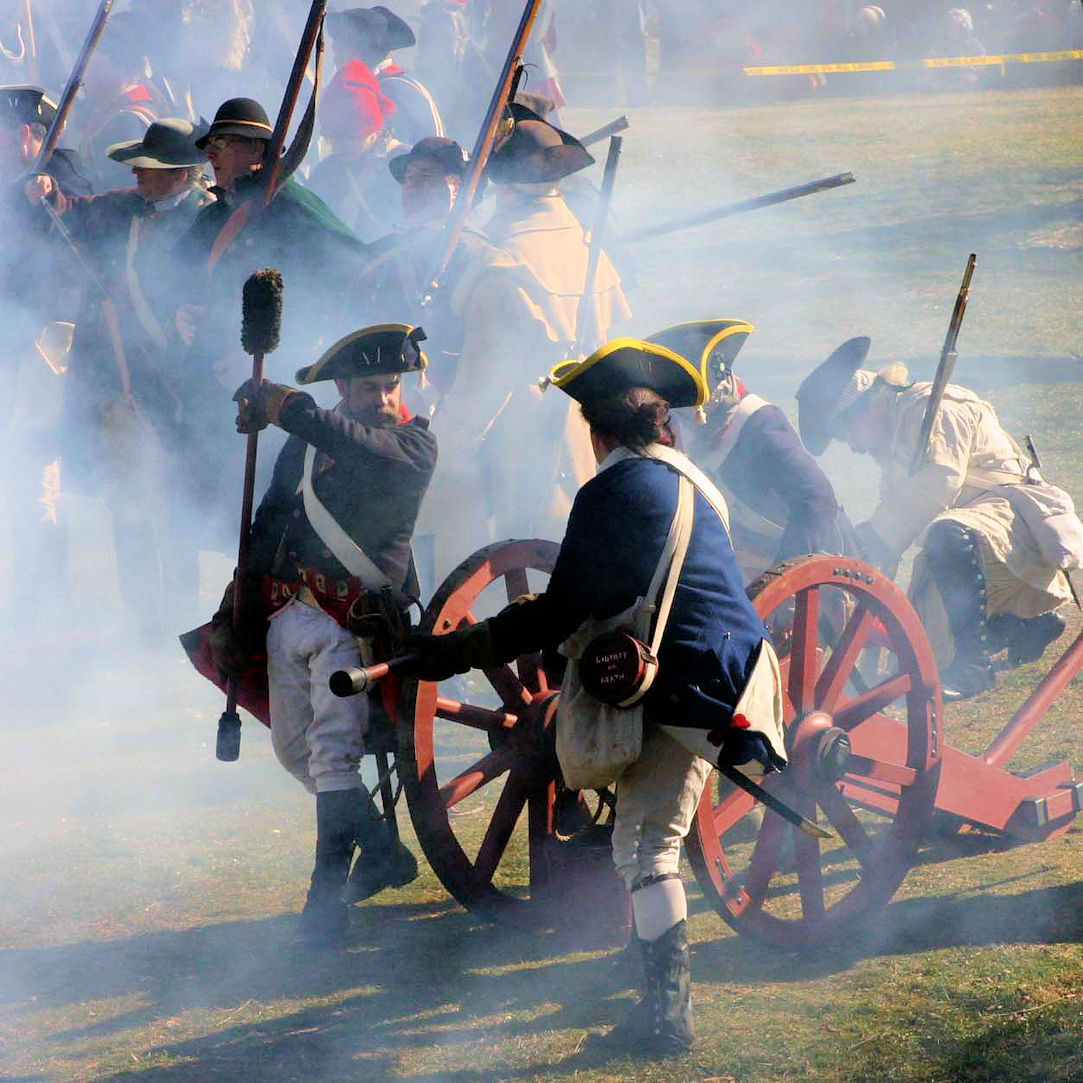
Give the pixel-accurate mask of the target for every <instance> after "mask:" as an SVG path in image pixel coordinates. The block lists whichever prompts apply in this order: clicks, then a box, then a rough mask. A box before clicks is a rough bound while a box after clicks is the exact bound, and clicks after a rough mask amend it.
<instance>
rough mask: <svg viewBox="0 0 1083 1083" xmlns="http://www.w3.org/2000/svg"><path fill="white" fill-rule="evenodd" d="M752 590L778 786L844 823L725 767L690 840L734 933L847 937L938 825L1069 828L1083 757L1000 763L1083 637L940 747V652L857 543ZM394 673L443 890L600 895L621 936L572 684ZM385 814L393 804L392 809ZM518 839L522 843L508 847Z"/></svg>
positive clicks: (568, 904)
mask: <svg viewBox="0 0 1083 1083" xmlns="http://www.w3.org/2000/svg"><path fill="white" fill-rule="evenodd" d="M556 554H557V546H556V545H555V544H554V543H552V542H547V541H540V540H532V541H509V542H504V543H499V544H496V545H491V546H488V547H487V548H484V549H482V550H480V551H478V552H477V553H475V554H474V555H473V556H471V557H470V558H469V559H467V560H466V561H464V562H463V563H462V564H461V565H459V567H458V568H457V569H455V571H453V572H452V573H451V575H450V576H449V577H448V578H447V580H446V581H445V582H444V584H443V585H442V586H441V587H440V589H439V590H438V591H437V593H436V595H435V596H434V597H433V599H432V601H431V602H430V604H429V605H428V607H427V608H426V609H425V611H424V614H423V617H422V621H421V627H420V630H421V631H423V632H427V633H432V634H437V635H438V634H442V633H445V632H449V631H451V630H453V629H455V628H458V627H461V626H463V625H464V624H469V623H472V622H474V621H477V620H480V619H482V618H483V617H484V616H487V615H489V614H490V613H491V612H495V611H496V609H497V608H499V607H500V606H502V605H503V604H506V603H507V602H508V601H510V600H512V599H514V598H516V597H518V596H520V595H522V594H524V593H528V592H530V591H532V590H534V591H537V590H539V589H542V588H543V586H544V578H545V576H546V575H547V574H548V573H549V572H550V571H551V570H552V567H553V564H554V562H555V559H556ZM749 593H750V596H751V597H752V599H753V601H754V603H755V605H756V608H757V611H758V612H759V613H760V615H761V616H762V617H763V619H764V621H765V623H766V624H767V626H768V627H769V628H770V629H771V632H772V636H773V639H774V642H775V645H776V649H777V651H778V654H779V659H780V663H781V669H782V674H783V680H784V685H785V691H786V695H785V702H786V733H787V744H788V748H789V754H790V767H789V768H788V769H787V770H786V771H785V772H783V773H782V774H777V775H772V776H769V777H768V779H767V780H766V782H765V785H766V787H767V788H768V789H769V791H770V792H772V793H773V794H774V795H775V796H777V797H779V798H780V799H782V800H783V801H784V802H785V803H786V804H788V805H790V807H792V808H795V809H796V810H797V811H799V812H801V813H802V814H803V815H805V816H806V817H808V818H809V819H811V820H813V821H816V822H820V823H822V824H825V825H827V826H829V827H830V828H831V829H832V832H833V836H834V837H833V838H832V840H831V841H829V842H821V841H818V840H817V839H815V838H813V837H810V836H809V835H808V834H806V833H803V832H801V831H798V830H797V829H795V828H793V827H791V826H790V825H789V824H787V823H786V822H785V821H784V820H783V819H781V818H780V817H779V816H777V815H775V814H773V813H771V812H761V810H760V809H758V808H757V806H756V804H755V802H754V799H753V798H752V797H751V796H749V794H747V793H746V792H744V791H743V790H740V789H737V788H734V787H732V785H730V784H728V783H727V782H726V781H725V780H724V779H722V778H721V776H719V775H718V774H716V776H715V778H714V780H713V781H712V782H711V784H710V785H708V787H707V788H706V789H705V791H704V795H703V799H702V801H701V803H700V807H699V809H698V812H697V816H696V821H695V825H694V828H693V831H692V833H691V834H690V835H689V838H688V844H687V850H688V856H689V858H690V861H691V864H692V868H693V870H694V872H695V875H696V879H697V880H698V882H699V885H700V887H701V889H702V890H703V892H704V895H705V897H706V898H707V900H708V901H709V902H710V903H711V905H712V906H713V907H714V909H715V910H717V911H718V913H719V914H720V915H721V916H722V917H723V918H724V919H725V920H726V921H727V922H728V923H729V924H730V925H731V926H732V927H733V928H734V929H736V930H737V931H738V932H739V933H742V934H750V935H753V936H756V937H759V938H762V939H766V940H767V941H770V942H772V943H774V944H777V945H781V946H784V947H787V948H801V947H806V946H811V945H814V944H822V943H823V942H824V941H825V940H827V939H830V938H832V937H842V936H845V935H847V934H848V933H850V932H852V931H853V930H854V929H855V928H856V927H857V926H858V925H859V924H860V923H861V921H862V920H864V919H867V918H868V917H869V916H871V915H872V914H873V913H874V912H875V911H877V910H878V909H880V908H882V907H883V906H885V905H886V904H887V903H888V902H889V900H890V899H891V897H892V896H893V895H894V893H895V892H896V890H897V889H898V888H899V886H900V884H901V883H902V881H903V879H904V877H905V876H906V873H907V871H908V870H909V868H910V867H911V865H912V864H913V862H914V860H915V857H916V854H917V851H918V847H919V846H920V845H921V843H922V841H923V840H925V839H927V838H928V837H929V835H930V832H931V830H932V829H933V826H934V820H935V821H937V822H938V823H939V824H940V826H941V827H946V828H948V829H954V828H956V827H958V826H959V825H961V824H964V823H965V824H971V825H975V826H979V827H981V828H984V829H986V830H988V831H993V832H998V833H1001V834H1002V835H1003V836H1004V837H1005V838H1007V839H1009V840H1016V841H1020V842H1029V841H1037V840H1042V839H1047V838H1052V837H1054V836H1055V835H1058V834H1061V833H1063V832H1064V831H1067V830H1068V828H1069V827H1070V826H1071V823H1072V821H1073V820H1074V818H1075V816H1076V815H1077V814H1078V812H1079V811H1080V809H1081V808H1083V783H1080V782H1077V781H1076V780H1075V776H1074V773H1073V770H1072V767H1071V765H1069V764H1068V763H1057V764H1054V765H1051V766H1048V767H1045V768H1042V769H1041V770H1039V771H1036V772H1032V773H1030V774H1026V775H1016V774H1013V773H1011V772H1009V771H1007V770H1006V769H1005V768H1004V766H1003V764H1004V763H1005V762H1006V761H1007V760H1008V759H1009V758H1010V756H1011V755H1012V754H1013V753H1014V752H1015V751H1016V750H1017V749H1018V747H1019V746H1020V744H1021V743H1022V742H1023V741H1024V740H1025V739H1026V737H1027V735H1028V734H1029V733H1030V732H1031V731H1032V730H1033V729H1034V728H1035V726H1037V725H1038V724H1039V723H1040V722H1041V720H1042V718H1043V716H1044V713H1045V711H1046V710H1047V709H1048V707H1049V705H1050V704H1051V703H1052V702H1053V700H1054V699H1055V698H1056V696H1057V695H1058V693H1059V692H1060V691H1061V690H1062V689H1063V688H1064V687H1065V686H1066V685H1067V684H1068V682H1069V681H1070V680H1071V679H1072V678H1073V677H1074V676H1075V675H1076V674H1077V673H1078V672H1079V671H1080V669H1081V668H1083V634H1080V636H1079V637H1078V638H1077V639H1076V640H1075V641H1074V642H1073V643H1072V644H1071V645H1070V646H1069V647H1068V649H1067V650H1066V651H1065V653H1064V655H1063V656H1062V657H1061V658H1060V660H1059V661H1057V662H1056V664H1055V665H1054V666H1053V667H1052V669H1051V670H1050V671H1049V672H1048V673H1047V674H1046V676H1045V677H1044V678H1043V679H1042V681H1041V683H1040V684H1039V685H1038V687H1037V688H1036V689H1035V690H1034V691H1033V692H1032V693H1031V695H1030V696H1029V697H1028V698H1027V700H1026V702H1024V704H1023V705H1022V706H1021V707H1020V708H1019V710H1018V711H1017V713H1016V715H1015V717H1014V718H1013V719H1012V720H1011V721H1010V722H1009V723H1008V724H1007V725H1006V726H1005V727H1004V729H1003V730H1002V732H1001V733H1000V734H999V735H998V736H997V738H996V739H995V740H994V741H993V743H992V744H991V745H990V746H989V748H988V749H987V750H986V751H985V752H984V753H982V754H980V755H969V754H967V753H964V752H962V751H960V750H958V749H956V748H954V747H953V746H952V745H951V744H949V743H948V741H947V740H946V735H945V732H944V725H943V712H942V707H941V696H940V680H939V674H938V672H937V667H936V662H935V659H934V656H933V652H932V648H931V646H930V644H929V641H928V638H927V636H926V634H925V631H924V629H923V627H922V625H921V623H920V621H919V619H918V617H917V614H916V613H915V611H914V609H913V607H912V606H911V605H910V602H909V601H908V599H907V598H906V596H905V594H904V593H903V592H902V591H901V590H900V589H899V587H897V586H896V585H895V583H894V582H893V581H892V580H891V579H890V578H888V577H887V576H886V575H884V574H883V573H881V572H880V571H878V570H877V569H875V568H873V567H871V566H869V565H867V564H864V563H862V562H861V561H858V560H855V559H852V558H847V557H837V556H824V555H818V556H808V557H803V558H800V559H797V560H793V561H789V562H787V563H784V564H780V565H778V566H776V567H774V568H772V569H770V570H769V571H767V572H766V573H764V574H763V575H762V576H761V577H760V578H759V579H757V580H756V581H755V582H754V583H753V584H752V585H751V586H750V587H749ZM390 669H391V672H390V673H389V674H388V675H387V677H386V679H385V680H383V681H381V682H380V691H381V694H382V697H383V702H384V705H385V708H386V712H387V721H386V725H387V727H388V728H387V730H386V731H385V740H386V741H387V744H386V745H385V748H384V752H385V753H386V752H387V750H390V751H393V753H394V757H395V765H394V767H393V768H391V769H390V770H391V771H396V772H397V773H398V776H399V781H400V783H401V786H402V788H404V789H405V793H406V801H407V805H408V808H409V812H410V817H411V820H412V822H413V825H414V828H415V831H416V833H417V836H418V840H419V842H420V844H421V847H422V850H423V851H424V853H425V856H426V858H427V859H428V861H429V863H430V865H431V866H432V868H433V871H434V872H435V873H436V875H437V877H438V878H439V880H440V881H441V883H442V884H443V885H444V887H445V888H446V889H447V890H448V891H449V892H450V893H451V894H452V895H453V896H454V897H455V899H457V900H458V901H459V902H460V903H462V904H463V905H464V906H465V907H467V908H469V909H471V910H473V911H477V912H479V913H481V914H482V915H484V916H487V917H492V918H499V919H501V920H504V919H511V920H520V921H526V922H538V921H540V920H544V917H545V915H553V914H559V913H561V912H566V913H573V912H574V913H576V914H577V915H578V917H577V918H576V924H578V925H582V924H583V921H584V914H585V913H587V914H589V913H590V912H591V911H590V905H591V893H593V902H594V903H596V904H597V905H596V909H601V910H603V911H606V912H607V913H609V914H611V915H615V918H614V919H612V920H610V923H609V925H610V928H609V932H610V933H612V932H614V931H616V932H617V933H618V934H619V933H620V931H621V929H626V927H627V922H626V910H625V908H623V907H622V906H621V905H620V904H619V902H616V900H618V899H619V891H620V888H619V884H618V882H617V881H616V878H615V877H614V876H612V873H611V870H610V871H609V872H608V876H609V879H607V878H606V877H607V872H606V871H605V870H606V866H605V857H604V850H605V847H604V845H602V844H597V843H598V839H599V837H601V838H604V835H602V834H601V832H599V830H598V829H599V828H601V827H603V826H604V820H605V818H606V816H608V815H609V813H610V812H611V810H612V807H613V795H612V794H611V793H609V792H608V791H606V792H603V793H600V794H590V795H585V794H580V793H578V792H574V791H568V790H567V789H566V788H565V787H564V786H563V783H562V780H561V776H560V769H559V764H558V763H557V759H556V755H555V750H554V730H553V726H554V719H555V709H556V703H557V696H558V694H559V689H558V688H556V687H554V686H553V685H552V684H551V682H550V679H549V677H548V676H547V674H546V670H545V668H544V667H543V665H542V659H541V658H540V657H539V656H537V655H529V656H524V657H521V658H519V659H518V660H517V661H516V662H515V663H514V664H513V665H508V666H502V667H500V668H498V669H495V670H489V671H486V672H485V673H484V674H478V675H470V677H469V678H467V679H462V678H459V679H457V681H456V682H454V683H455V684H457V685H458V687H459V691H458V692H457V693H456V695H454V696H452V695H451V694H449V693H448V692H447V691H446V689H447V687H448V685H449V684H451V683H452V682H445V683H444V684H442V685H439V686H438V685H436V684H431V683H427V682H417V681H408V680H401V679H400V678H397V677H396V676H395V674H394V667H393V666H391V667H390ZM374 672H375V673H376V675H377V676H380V675H382V674H383V673H384V672H386V667H378V669H377V670H375V671H374ZM344 690H345V689H344ZM471 700H474V701H482V702H471ZM384 774H385V775H386V774H387V772H384ZM387 792H390V791H389V790H388V791H387ZM387 812H388V815H390V816H392V817H393V807H390V808H388V809H387ZM517 832H520V833H523V834H524V835H525V837H522V838H520V841H519V843H518V844H516V845H512V840H513V839H514V838H515V837H516V833H517ZM584 838H587V839H590V840H592V842H594V843H595V845H583V844H582V840H583V839H584ZM585 868H586V869H588V870H589V872H590V874H589V875H588V876H586V877H585V878H584V877H583V876H582V875H581V874H582V873H583V871H584V869H585ZM584 885H586V886H584Z"/></svg>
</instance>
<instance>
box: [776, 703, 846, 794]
mask: <svg viewBox="0 0 1083 1083" xmlns="http://www.w3.org/2000/svg"><path fill="white" fill-rule="evenodd" d="M786 745H787V751H788V752H789V755H790V770H791V771H793V775H794V780H795V781H796V783H797V784H798V786H800V787H801V788H802V789H811V788H812V787H814V786H815V785H817V784H819V785H822V784H824V783H827V784H829V785H830V784H832V783H834V782H836V781H838V779H840V778H842V776H843V775H844V774H846V772H847V770H848V769H849V765H850V752H851V748H850V738H849V737H848V736H847V735H846V732H845V731H844V730H842V729H839V727H838V726H836V725H835V724H834V720H833V719H832V717H831V716H830V715H829V714H827V713H825V712H823V711H812V712H811V713H809V714H807V715H805V716H804V717H803V718H800V719H798V720H797V721H796V722H794V723H793V725H791V726H790V728H789V730H788V731H787V734H786Z"/></svg>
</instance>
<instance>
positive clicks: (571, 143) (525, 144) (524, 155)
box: [486, 102, 594, 184]
mask: <svg viewBox="0 0 1083 1083" xmlns="http://www.w3.org/2000/svg"><path fill="white" fill-rule="evenodd" d="M508 112H509V114H510V121H511V132H510V134H508V135H507V136H506V137H505V139H504V141H503V142H502V143H501V144H500V145H499V146H498V147H497V148H496V150H494V151H493V153H492V156H491V157H490V158H489V165H488V167H487V169H486V174H487V175H488V176H489V178H490V179H491V180H493V181H496V182H497V183H498V184H513V183H518V184H545V183H550V184H552V183H556V182H557V181H558V180H560V179H561V178H562V177H567V176H570V175H571V174H572V173H578V172H579V170H580V169H586V167H587V166H588V165H591V164H592V163H593V162H594V158H593V157H591V154H590V151H588V150H587V148H586V147H584V146H583V144H582V143H580V142H579V140H578V139H576V138H575V136H574V135H569V134H568V133H567V132H564V131H561V130H560V128H557V127H555V126H554V125H552V124H550V123H549V122H548V121H547V120H543V119H542V118H541V117H540V116H538V114H537V113H535V112H534V110H533V109H528V108H527V107H526V106H525V105H521V104H520V103H519V102H512V103H511V104H510V105H509V106H508Z"/></svg>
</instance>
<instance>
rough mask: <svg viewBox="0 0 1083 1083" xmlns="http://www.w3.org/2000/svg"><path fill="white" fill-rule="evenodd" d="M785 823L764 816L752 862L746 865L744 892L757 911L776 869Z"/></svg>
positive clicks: (769, 816) (775, 818) (772, 817)
mask: <svg viewBox="0 0 1083 1083" xmlns="http://www.w3.org/2000/svg"><path fill="white" fill-rule="evenodd" d="M785 828H786V821H785V820H783V819H780V818H779V817H778V816H771V815H765V816H764V818H763V823H762V824H761V825H760V833H759V835H758V836H757V837H756V847H755V849H754V850H753V851H752V860H751V861H749V863H748V872H747V873H746V875H745V891H747V892H748V897H749V902H750V905H751V906H752V907H753V908H755V909H758V908H759V907H760V906H762V905H763V900H764V897H765V896H766V895H767V885H768V884H770V882H771V877H772V876H774V875H775V870H776V869H777V868H778V852H779V849H780V847H781V846H782V834H783V831H784V830H785Z"/></svg>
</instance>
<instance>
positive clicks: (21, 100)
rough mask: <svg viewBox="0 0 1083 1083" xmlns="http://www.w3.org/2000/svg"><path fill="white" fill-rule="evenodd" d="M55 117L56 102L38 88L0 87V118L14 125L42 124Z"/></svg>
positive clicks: (25, 86)
mask: <svg viewBox="0 0 1083 1083" xmlns="http://www.w3.org/2000/svg"><path fill="white" fill-rule="evenodd" d="M55 116H56V102H54V101H53V99H52V98H50V97H49V95H48V94H46V92H45V91H44V90H43V89H42V88H41V87H40V86H30V85H22V86H0V117H3V118H4V119H5V120H7V121H9V122H11V123H14V124H44V125H45V127H46V128H48V127H49V125H50V124H52V122H53V118H54V117H55Z"/></svg>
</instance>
